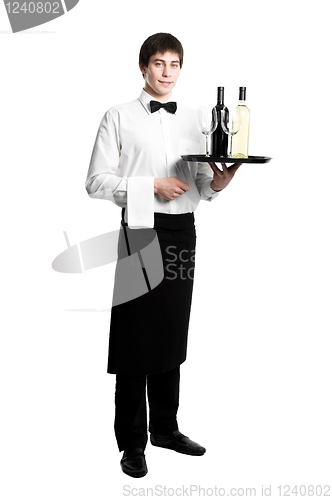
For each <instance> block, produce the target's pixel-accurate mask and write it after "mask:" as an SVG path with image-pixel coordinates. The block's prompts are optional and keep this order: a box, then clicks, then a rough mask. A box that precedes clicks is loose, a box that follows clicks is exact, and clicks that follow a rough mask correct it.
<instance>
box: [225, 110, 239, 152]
mask: <svg viewBox="0 0 332 500" xmlns="http://www.w3.org/2000/svg"><path fill="white" fill-rule="evenodd" d="M220 119H221V127H222V129H223V131H224V132H225V134H227V135H229V137H230V141H229V151H228V156H232V141H233V136H234V135H235V134H237V133H238V131H239V130H240V128H241V113H240V112H239V110H238V109H237V108H234V107H232V106H230V107H229V108H228V109H226V110H225V109H222V110H221V111H220Z"/></svg>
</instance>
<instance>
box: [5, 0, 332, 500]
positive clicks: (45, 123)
mask: <svg viewBox="0 0 332 500" xmlns="http://www.w3.org/2000/svg"><path fill="white" fill-rule="evenodd" d="M0 31H1V33H0V43H1V112H0V134H1V148H0V165H1V177H2V189H1V213H2V217H1V226H2V246H1V262H2V266H1V284H2V293H3V295H2V304H3V307H2V313H1V319H2V326H1V354H0V355H1V359H0V368H1V404H2V410H1V434H2V435H1V455H2V457H3V464H2V466H1V475H2V479H1V486H0V488H1V490H3V493H2V495H1V496H2V497H3V498H4V499H6V500H12V499H15V500H18V499H20V500H23V499H26V498H34V499H35V500H37V499H47V500H53V499H57V500H58V499H60V498H61V499H62V500H69V499H70V500H72V499H80V500H85V499H89V500H90V499H98V500H104V499H110V498H114V497H115V498H121V497H122V493H123V486H124V485H129V487H130V488H131V487H135V488H137V487H141V488H143V487H144V488H147V487H151V488H153V487H155V486H156V485H163V486H166V487H167V488H176V487H181V486H182V485H184V486H186V487H188V486H190V485H197V486H198V485H200V486H201V487H205V488H208V487H210V488H214V487H215V486H218V487H219V488H221V487H225V488H231V487H234V488H241V487H242V488H246V487H255V488H256V490H257V495H256V496H258V497H259V496H260V493H261V487H262V485H264V487H267V486H269V485H272V497H274V498H277V497H278V490H277V486H278V485H287V484H289V485H292V486H294V485H310V484H312V485H326V484H330V485H332V478H331V470H332V469H331V465H332V464H331V444H332V442H331V418H332V415H331V413H332V412H331V375H332V368H331V341H330V336H331V300H330V296H331V263H330V262H331V236H330V233H331V203H330V199H331V195H330V191H331V181H332V175H331V168H332V162H331V151H330V149H331V128H330V127H331V118H330V117H331V95H330V94H331V83H332V82H331V76H330V75H331V73H330V62H329V61H330V47H331V37H330V35H329V31H330V21H329V2H328V1H327V0H326V1H322V0H318V1H315V2H308V1H287V2H286V1H284V0H281V1H279V2H273V3H272V2H267V1H259V0H254V1H242V0H241V1H236V2H221V1H220V0H218V1H212V0H206V1H205V2H196V1H192V2H188V3H187V2H186V3H185V2H179V1H174V0H168V2H166V3H165V2H152V1H146V2H144V1H143V2H136V1H135V2H134V1H129V2H128V1H127V2H113V1H101V0H93V1H92V0H90V1H88V0H81V1H80V3H79V4H78V6H77V7H75V8H74V9H73V10H72V11H70V12H69V13H68V14H66V15H65V16H62V17H60V18H58V19H56V20H54V21H52V22H50V23H48V24H46V25H43V26H40V27H36V28H35V29H32V30H29V31H26V32H22V33H17V34H15V35H14V34H11V32H10V26H9V22H8V19H7V17H6V11H5V7H4V5H3V4H1V5H0ZM159 31H165V32H170V33H172V34H173V35H175V36H177V37H178V38H179V39H180V40H181V42H182V44H183V46H184V51H185V57H184V66H183V69H182V73H181V77H180V79H179V80H178V83H177V87H176V89H175V91H174V93H173V97H174V99H176V100H179V101H182V102H184V103H186V104H190V105H192V106H195V107H196V106H198V105H199V104H202V103H204V102H205V101H206V100H209V101H210V102H214V100H215V95H216V88H217V86H218V85H223V86H224V87H225V100H226V104H227V103H228V104H236V100H237V97H238V87H239V86H242V85H244V86H246V87H247V103H248V107H249V109H250V111H251V129H250V151H249V153H250V154H251V155H267V156H272V157H273V160H272V161H271V162H270V163H268V164H263V165H258V164H256V165H245V164H244V165H242V167H240V169H239V171H238V172H237V174H236V176H235V178H234V180H233V181H232V183H231V184H230V185H229V187H228V188H227V189H226V190H225V191H224V192H223V193H222V194H221V195H220V196H219V197H218V198H217V199H216V200H214V201H213V202H212V203H209V202H201V204H200V206H199V208H198V210H197V211H196V212H195V219H196V229H197V253H196V273H195V287H194V296H193V304H192V314H191V322H190V335H189V346H188V359H187V361H186V363H185V364H184V365H183V366H182V369H181V370H182V371H181V373H182V381H181V399H180V409H179V425H180V430H181V431H182V432H183V433H185V434H187V435H188V436H190V437H191V438H192V439H194V440H196V441H198V442H199V443H201V444H202V445H203V446H205V447H206V448H207V452H206V454H205V455H204V456H203V457H190V456H185V455H180V454H176V453H174V452H172V451H169V450H162V449H159V448H154V447H152V446H151V444H148V446H147V449H146V456H147V463H148V468H149V473H148V475H147V476H146V477H145V478H143V479H140V480H134V479H132V478H130V477H127V476H125V475H124V474H123V473H122V471H121V469H120V465H119V461H120V458H121V454H120V453H119V452H118V449H117V445H116V441H115V437H114V432H113V419H114V383H115V376H113V375H109V374H107V373H106V366H107V351H108V335H109V319H110V307H111V301H112V288H113V274H114V269H115V264H110V265H108V266H105V267H103V268H99V269H95V270H93V271H89V272H87V273H85V274H82V275H74V274H72V275H70V274H60V273H56V272H55V271H53V270H52V267H51V263H52V261H53V259H54V258H55V257H56V256H57V255H58V254H59V253H60V252H62V251H63V250H65V248H66V242H65V239H64V235H63V231H67V233H68V237H69V240H70V243H71V244H75V243H77V242H80V241H82V240H84V239H87V238H90V237H92V236H95V235H98V234H101V233H104V232H108V231H113V230H116V229H118V228H119V221H120V209H119V208H118V207H116V206H115V205H114V204H112V203H111V202H107V201H102V200H92V199H90V198H89V197H88V195H87V193H86V191H85V187H84V183H85V178H86V174H87V169H88V165H89V161H90V155H91V152H92V147H93V144H94V140H95V136H96V133H97V129H98V126H99V123H100V120H101V118H102V116H103V114H104V112H105V111H106V110H107V109H108V108H109V107H111V106H113V105H115V104H119V103H122V102H126V101H129V100H132V99H135V98H136V97H138V95H139V93H140V90H141V88H142V85H143V80H142V77H141V74H140V72H139V69H138V52H139V48H140V46H141V44H142V43H143V41H144V40H145V39H146V38H147V37H148V36H149V35H151V34H153V33H156V32H159ZM75 308H76V309H88V308H94V309H96V310H98V311H100V310H101V309H108V311H103V312H83V311H82V312H71V311H67V309H75ZM156 328H158V325H156ZM171 492H172V491H171V490H169V496H170V494H171ZM273 493H274V494H273ZM329 494H330V495H332V491H331V490H330V492H329ZM201 495H202V493H201ZM150 496H151V492H150ZM242 496H243V495H242ZM311 498H312V497H311Z"/></svg>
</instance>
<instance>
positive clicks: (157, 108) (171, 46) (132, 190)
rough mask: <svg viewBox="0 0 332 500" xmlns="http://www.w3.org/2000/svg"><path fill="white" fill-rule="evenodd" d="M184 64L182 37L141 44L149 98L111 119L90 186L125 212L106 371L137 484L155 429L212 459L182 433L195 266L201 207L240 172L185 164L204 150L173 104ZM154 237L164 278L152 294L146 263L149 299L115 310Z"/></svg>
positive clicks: (160, 438)
mask: <svg viewBox="0 0 332 500" xmlns="http://www.w3.org/2000/svg"><path fill="white" fill-rule="evenodd" d="M182 64H183V48H182V45H181V43H180V42H179V40H177V38H175V37H174V36H172V35H170V34H168V33H157V34H155V35H152V36H150V37H149V38H148V39H147V40H146V41H145V42H144V43H143V45H142V47H141V50H140V54H139V67H140V70H141V72H142V75H143V78H144V88H143V90H142V91H141V93H140V96H139V97H138V99H135V100H134V101H131V102H129V103H126V104H123V105H119V106H114V107H112V108H111V109H109V110H108V111H107V112H106V114H105V115H104V117H103V119H102V121H101V124H100V127H99V130H98V134H97V138H96V142H95V146H94V149H93V153H92V158H91V163H90V167H89V172H88V176H87V181H86V189H87V192H88V194H89V196H91V197H92V198H101V199H107V200H111V201H113V202H114V203H115V204H116V205H118V206H120V207H121V208H122V220H121V224H122V230H121V231H120V236H119V244H118V251H119V257H118V263H117V268H116V273H115V284H114V291H113V307H112V313H111V326H110V340H109V354H108V368H107V371H108V373H114V374H116V390H115V422H114V429H115V436H116V440H117V443H118V448H119V450H120V451H123V456H122V459H121V468H122V470H123V472H125V473H126V474H129V475H130V476H132V477H142V476H144V475H145V474H146V473H147V465H146V461H145V453H144V451H145V447H146V444H147V440H148V432H147V427H148V430H149V432H150V440H151V443H152V444H153V445H154V446H159V447H161V448H168V449H172V450H174V451H176V452H179V453H185V454H188V455H203V454H204V453H205V448H203V446H200V445H199V444H197V443H195V442H194V441H192V440H191V439H189V438H188V437H187V436H185V435H184V434H182V433H181V432H180V431H179V429H178V424H177V410H178V406H179V381H180V365H181V364H182V363H183V362H184V361H185V359H186V351H187V334H188V325H189V316H190V307H191V298H192V289H193V273H194V265H195V264H194V258H193V255H194V253H195V245H196V233H195V224H194V210H195V209H196V208H197V206H198V204H199V201H200V200H201V199H202V200H208V201H211V200H213V199H214V198H215V197H216V196H218V193H219V192H220V191H221V190H222V189H224V188H225V187H226V186H227V185H228V183H229V182H230V181H231V179H232V178H233V176H234V174H235V172H236V170H237V169H238V167H239V166H240V164H236V165H232V166H230V167H228V168H227V167H226V165H225V164H223V165H222V170H220V169H219V168H218V167H217V166H216V165H215V163H209V164H208V163H191V162H190V163H189V162H185V161H184V160H182V159H181V155H183V154H186V153H187V154H190V153H192V154H193V153H195V152H196V153H198V152H199V148H200V143H201V134H200V132H199V130H198V128H197V125H196V111H195V110H192V109H190V108H188V107H186V106H183V105H180V104H178V103H176V102H174V101H172V100H171V96H172V90H173V88H174V86H175V84H176V82H177V79H178V77H179V76H180V71H181V67H182ZM211 169H212V171H211ZM149 228H150V229H149ZM152 228H153V229H152ZM149 231H150V232H151V231H153V232H154V234H157V237H158V238H157V240H158V242H159V245H160V251H161V255H162V266H163V272H164V278H163V279H162V280H161V282H160V284H159V285H158V286H155V287H154V288H152V287H149V283H148V278H147V273H146V272H144V271H146V270H145V269H144V262H143V260H142V259H141V261H140V262H141V264H142V271H143V272H144V277H145V279H146V283H147V287H148V288H147V293H143V294H138V295H139V296H137V298H134V299H133V300H130V299H129V300H124V301H122V303H118V304H116V305H114V294H115V292H116V291H117V290H122V289H124V288H125V287H126V286H127V287H128V281H127V280H126V279H124V277H123V276H124V275H123V271H122V274H121V272H120V262H123V261H120V256H121V258H122V259H124V258H125V257H126V256H127V257H128V256H129V255H132V254H134V253H135V252H137V251H138V253H139V254H140V250H142V248H143V247H144V245H146V243H145V244H142V242H143V241H147V240H149V237H148V238H146V235H147V234H148V232H149ZM150 240H151V238H150ZM142 254H143V250H142ZM136 255H137V254H136ZM128 266H129V264H128ZM128 266H127V267H128ZM145 267H147V268H148V265H147V264H146V265H145ZM179 270H181V272H179ZM135 276H136V275H135ZM135 279H136V278H135ZM137 280H138V278H137ZM146 389H147V397H148V403H149V425H148V421H147V410H146Z"/></svg>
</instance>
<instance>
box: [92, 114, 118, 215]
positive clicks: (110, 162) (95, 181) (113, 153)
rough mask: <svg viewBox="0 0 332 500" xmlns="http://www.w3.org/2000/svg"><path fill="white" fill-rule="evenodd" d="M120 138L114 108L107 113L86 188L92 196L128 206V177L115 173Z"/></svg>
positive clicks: (102, 123)
mask: <svg viewBox="0 0 332 500" xmlns="http://www.w3.org/2000/svg"><path fill="white" fill-rule="evenodd" d="M120 150H121V145H120V139H119V132H118V126H117V123H116V120H115V119H114V115H113V113H112V110H109V111H107V112H106V113H105V115H104V117H103V119H102V121H101V123H100V126H99V129H98V133H97V137H96V140H95V144H94V148H93V151H92V156H91V161H90V166H89V170H88V175H87V179H86V182H85V188H86V190H87V192H88V195H89V196H90V197H91V198H100V199H104V200H110V201H113V203H115V204H116V205H119V206H122V207H123V206H126V203H127V184H128V179H127V177H120V176H118V175H115V172H116V170H117V169H118V166H119V157H120Z"/></svg>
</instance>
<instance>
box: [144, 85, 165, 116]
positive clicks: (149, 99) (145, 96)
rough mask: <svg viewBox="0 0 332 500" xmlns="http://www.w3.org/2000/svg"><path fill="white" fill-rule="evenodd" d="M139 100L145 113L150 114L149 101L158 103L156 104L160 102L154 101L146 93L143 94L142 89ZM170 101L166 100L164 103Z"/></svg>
mask: <svg viewBox="0 0 332 500" xmlns="http://www.w3.org/2000/svg"><path fill="white" fill-rule="evenodd" d="M139 100H140V101H141V103H142V104H143V107H144V108H145V109H146V111H147V112H148V113H149V114H151V109H150V101H158V102H161V101H159V100H158V99H155V98H154V97H152V96H151V95H150V94H148V93H147V92H145V90H144V89H142V92H141V94H140V96H139ZM170 100H171V99H168V100H167V101H165V102H168V101H170Z"/></svg>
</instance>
